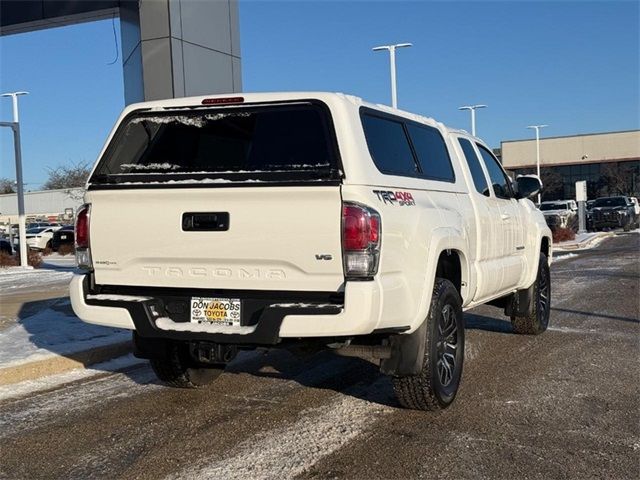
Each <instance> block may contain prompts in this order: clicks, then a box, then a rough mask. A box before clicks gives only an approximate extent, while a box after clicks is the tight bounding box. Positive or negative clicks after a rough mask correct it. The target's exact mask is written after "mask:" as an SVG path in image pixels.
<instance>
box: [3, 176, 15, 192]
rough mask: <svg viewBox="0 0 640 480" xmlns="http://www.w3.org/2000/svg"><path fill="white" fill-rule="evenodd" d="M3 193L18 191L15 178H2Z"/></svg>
mask: <svg viewBox="0 0 640 480" xmlns="http://www.w3.org/2000/svg"><path fill="white" fill-rule="evenodd" d="M3 193H16V189H15V188H14V181H13V180H10V179H8V178H0V194H3Z"/></svg>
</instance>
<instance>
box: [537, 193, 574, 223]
mask: <svg viewBox="0 0 640 480" xmlns="http://www.w3.org/2000/svg"><path fill="white" fill-rule="evenodd" d="M539 208H540V211H541V212H542V214H543V215H544V218H545V220H546V222H547V225H549V228H551V229H554V228H571V229H573V230H577V229H578V205H577V204H576V201H575V200H554V201H548V202H542V203H541V204H540V207H539Z"/></svg>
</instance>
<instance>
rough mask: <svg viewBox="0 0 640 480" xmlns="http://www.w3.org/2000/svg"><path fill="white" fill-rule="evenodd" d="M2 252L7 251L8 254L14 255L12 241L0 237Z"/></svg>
mask: <svg viewBox="0 0 640 480" xmlns="http://www.w3.org/2000/svg"><path fill="white" fill-rule="evenodd" d="M0 252H2V253H6V254H7V255H13V247H12V246H11V242H9V240H5V239H4V238H0Z"/></svg>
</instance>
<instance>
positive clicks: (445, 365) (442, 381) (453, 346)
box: [393, 278, 464, 410]
mask: <svg viewBox="0 0 640 480" xmlns="http://www.w3.org/2000/svg"><path fill="white" fill-rule="evenodd" d="M425 321H426V322H427V328H426V335H427V338H426V345H425V347H426V348H425V354H424V358H423V363H422V371H421V372H420V373H419V374H417V375H406V376H400V377H394V378H393V388H394V390H395V393H396V396H397V397H398V401H399V402H400V404H401V405H402V406H403V407H406V408H412V409H416V410H439V409H442V408H446V407H448V406H449V405H451V403H452V402H453V400H454V398H455V396H456V393H457V392H458V387H459V386H460V379H461V377H462V364H463V361H464V319H463V316H462V300H461V298H460V294H459V293H458V291H457V290H456V288H455V287H454V286H453V284H452V283H451V282H450V281H449V280H445V279H443V278H436V282H435V285H434V287H433V296H432V299H431V307H430V308H429V314H428V316H427V319H426V320H425Z"/></svg>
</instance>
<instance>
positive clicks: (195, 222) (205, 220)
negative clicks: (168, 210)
mask: <svg viewBox="0 0 640 480" xmlns="http://www.w3.org/2000/svg"><path fill="white" fill-rule="evenodd" d="M182 230H183V231H185V232H224V231H227V230H229V212H206V213H205V212H202V213H200V212H197V213H194V212H187V213H184V214H182Z"/></svg>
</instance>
